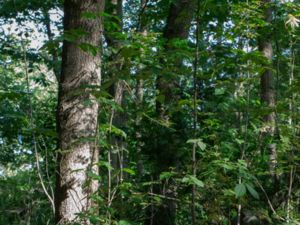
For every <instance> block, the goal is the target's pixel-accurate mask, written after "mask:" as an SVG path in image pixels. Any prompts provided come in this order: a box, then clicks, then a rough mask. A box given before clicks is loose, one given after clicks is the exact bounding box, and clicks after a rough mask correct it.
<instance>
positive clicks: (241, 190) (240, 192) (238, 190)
mask: <svg viewBox="0 0 300 225" xmlns="http://www.w3.org/2000/svg"><path fill="white" fill-rule="evenodd" d="M234 192H235V195H236V197H237V198H240V197H242V196H244V195H245V194H246V187H245V185H244V184H237V185H236V186H235V188H234Z"/></svg>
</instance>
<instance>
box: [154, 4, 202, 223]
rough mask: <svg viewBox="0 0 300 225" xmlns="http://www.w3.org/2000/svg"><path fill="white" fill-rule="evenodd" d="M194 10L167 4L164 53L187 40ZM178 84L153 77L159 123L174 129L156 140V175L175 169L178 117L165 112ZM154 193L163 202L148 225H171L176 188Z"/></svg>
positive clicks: (192, 6)
mask: <svg viewBox="0 0 300 225" xmlns="http://www.w3.org/2000/svg"><path fill="white" fill-rule="evenodd" d="M195 9H196V1H195V0H192V1H191V0H177V1H173V2H172V3H171V6H170V9H169V15H168V18H167V23H166V27H165V29H164V32H163V37H164V38H165V40H166V44H165V51H166V54H168V52H169V51H172V50H174V49H173V47H172V45H171V44H170V43H171V41H172V40H173V39H187V37H188V34H189V28H190V25H191V21H192V19H193V15H194V12H195ZM176 64H177V65H178V67H180V66H181V64H182V62H181V60H180V59H179V60H178V61H177V62H176ZM176 89H178V84H177V81H176V79H174V78H166V77H165V76H164V75H163V74H162V75H159V76H158V77H157V90H158V93H159V96H164V101H163V102H161V101H160V100H157V101H156V111H157V114H158V117H159V118H160V119H161V120H165V121H171V122H172V123H174V124H175V125H174V126H173V127H172V128H174V130H175V131H174V130H172V129H163V128H162V129H161V132H163V134H162V135H163V137H162V136H161V134H160V135H159V136H158V137H157V141H156V142H157V146H156V152H155V153H156V158H157V160H158V165H159V168H158V171H157V173H158V174H159V173H161V172H163V171H167V170H168V169H169V168H170V167H173V168H177V167H178V145H177V143H176V140H179V138H178V137H179V135H180V133H179V131H178V130H179V129H180V123H181V122H180V121H178V116H176V115H174V114H171V113H170V111H169V109H172V107H173V106H174V105H175V104H176V102H177V100H178V99H179V98H180V96H179V92H178V91H176ZM160 138H166V139H167V142H166V141H164V142H161V141H160ZM154 192H157V193H159V194H162V195H164V196H166V197H167V198H166V199H164V200H163V205H162V206H161V207H157V208H156V210H155V212H154V213H152V214H153V218H152V219H151V221H150V223H149V224H152V225H174V224H175V216H176V208H177V205H176V202H175V200H172V199H174V198H176V185H175V184H174V182H172V181H171V180H170V181H169V182H165V183H164V184H163V185H161V186H160V187H154Z"/></svg>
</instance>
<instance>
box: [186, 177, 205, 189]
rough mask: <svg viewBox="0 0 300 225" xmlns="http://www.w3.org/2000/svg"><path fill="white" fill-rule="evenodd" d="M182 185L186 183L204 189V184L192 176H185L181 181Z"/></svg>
mask: <svg viewBox="0 0 300 225" xmlns="http://www.w3.org/2000/svg"><path fill="white" fill-rule="evenodd" d="M182 182H183V183H187V184H189V185H196V186H198V187H204V183H203V182H202V181H201V180H199V179H198V178H197V177H195V176H193V175H186V176H185V177H184V178H183V179H182Z"/></svg>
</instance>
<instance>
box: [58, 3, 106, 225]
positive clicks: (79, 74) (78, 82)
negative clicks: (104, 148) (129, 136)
mask: <svg viewBox="0 0 300 225" xmlns="http://www.w3.org/2000/svg"><path fill="white" fill-rule="evenodd" d="M103 7H104V1H103V0H85V1H81V0H65V2H64V13H65V14H64V15H65V17H64V30H65V34H68V35H72V36H73V37H74V38H75V40H74V41H72V42H71V41H64V43H63V53H62V72H61V78H60V83H59V99H58V108H57V123H58V132H59V143H58V144H59V155H58V162H57V167H58V168H57V169H58V171H57V183H56V193H55V202H56V223H57V224H65V223H71V222H74V221H76V222H78V221H80V224H89V222H88V220H87V219H83V220H79V218H78V213H84V212H86V211H88V210H90V209H91V207H92V205H93V204H92V201H91V199H90V195H91V194H93V193H94V192H96V191H97V188H98V183H97V181H95V180H90V179H89V176H88V172H90V171H92V172H93V173H96V174H97V173H98V171H97V170H98V169H97V165H96V163H97V160H98V152H97V148H96V142H95V141H96V140H95V138H96V134H97V117H98V108H99V105H98V102H97V99H96V98H95V96H94V95H93V94H92V91H93V90H92V88H91V86H99V85H100V80H101V77H100V75H101V71H100V54H99V52H98V53H97V55H93V54H91V53H90V52H86V51H83V50H82V49H81V48H80V47H79V46H80V45H81V46H90V47H91V46H94V47H91V48H96V47H97V48H98V46H100V39H101V29H102V28H101V19H100V17H97V19H89V18H85V17H83V16H82V13H84V12H85V13H86V12H88V13H95V15H99V13H101V12H102V11H103Z"/></svg>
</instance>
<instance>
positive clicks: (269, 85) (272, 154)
mask: <svg viewBox="0 0 300 225" xmlns="http://www.w3.org/2000/svg"><path fill="white" fill-rule="evenodd" d="M271 2H272V1H271V0H264V1H262V7H263V8H264V16H265V21H266V22H267V24H270V23H271V22H272V8H271V5H270V4H271ZM270 30H271V29H270V28H269V29H268V30H262V32H261V34H260V38H259V43H258V45H259V51H260V52H261V53H262V55H263V56H264V57H265V58H266V59H267V61H268V63H267V65H264V71H263V73H262V75H261V80H260V82H261V101H262V103H264V104H265V105H266V106H267V107H268V111H270V112H268V113H267V114H266V115H264V117H263V122H264V123H265V126H264V129H263V134H264V137H269V138H274V135H275V126H276V124H275V122H276V120H275V119H276V118H275V111H274V107H275V104H276V100H275V88H274V76H273V72H272V68H271V67H272V58H273V47H272V39H271V35H272V33H271V31H270ZM268 154H269V168H270V173H271V176H272V177H274V178H275V177H276V165H277V152H276V144H275V143H271V144H269V145H268Z"/></svg>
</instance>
